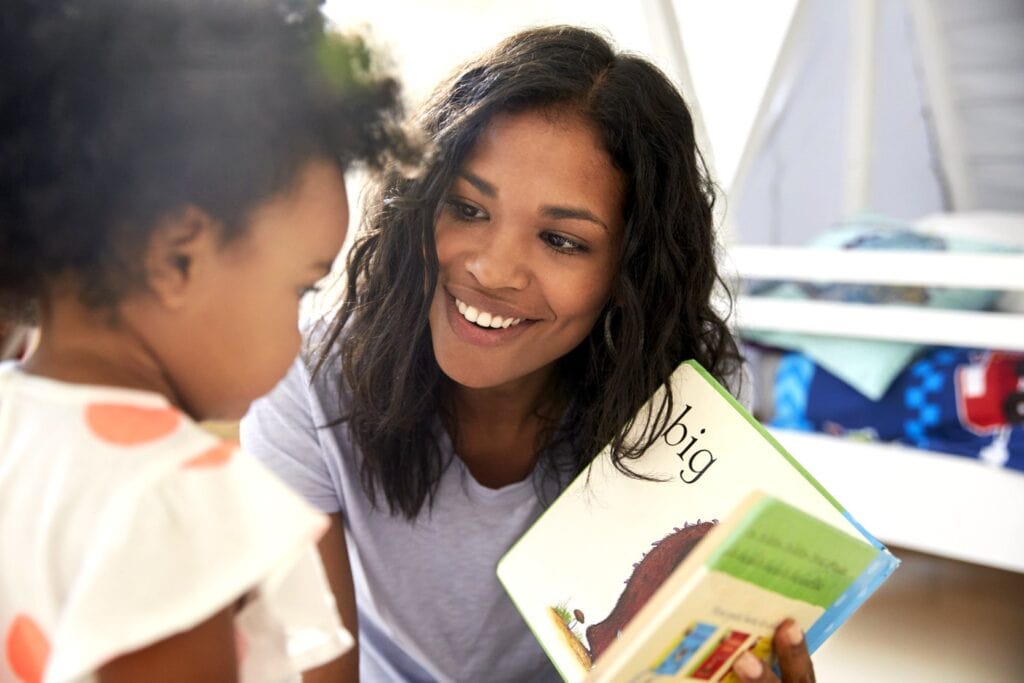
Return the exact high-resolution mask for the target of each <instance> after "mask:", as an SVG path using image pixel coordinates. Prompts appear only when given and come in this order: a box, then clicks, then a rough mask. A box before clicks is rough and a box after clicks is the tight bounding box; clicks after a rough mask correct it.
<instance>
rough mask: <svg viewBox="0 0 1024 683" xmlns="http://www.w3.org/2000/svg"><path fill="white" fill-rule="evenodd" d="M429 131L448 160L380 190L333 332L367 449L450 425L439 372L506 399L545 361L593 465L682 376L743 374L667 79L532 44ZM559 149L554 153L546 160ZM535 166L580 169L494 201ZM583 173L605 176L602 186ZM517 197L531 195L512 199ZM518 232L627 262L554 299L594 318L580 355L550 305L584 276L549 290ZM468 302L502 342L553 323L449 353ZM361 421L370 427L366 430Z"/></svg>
mask: <svg viewBox="0 0 1024 683" xmlns="http://www.w3.org/2000/svg"><path fill="white" fill-rule="evenodd" d="M421 123H422V125H423V127H424V128H425V130H426V131H427V133H428V135H429V136H430V137H431V139H432V140H433V143H434V145H435V150H434V153H433V156H432V158H431V160H430V162H429V163H428V164H427V166H426V169H425V171H424V172H423V173H422V174H421V175H419V176H417V177H416V178H412V179H403V178H400V177H396V178H394V179H393V180H392V181H390V182H389V183H388V184H386V185H385V186H384V187H383V188H382V194H383V196H382V201H381V202H379V203H378V204H377V206H376V207H375V209H374V210H373V212H372V213H371V214H370V215H369V216H368V220H367V223H368V226H367V230H366V233H365V234H364V235H362V236H361V238H360V239H359V240H357V243H356V245H355V247H354V248H353V251H352V253H351V255H350V261H349V273H348V275H349V288H350V291H354V292H356V293H357V296H350V297H349V302H350V303H349V304H346V305H343V306H342V309H341V312H340V315H339V316H338V318H337V320H336V321H335V326H334V328H333V332H334V333H335V335H337V334H340V332H341V328H342V326H343V325H346V324H348V326H349V328H350V331H349V332H348V333H347V334H346V337H345V341H344V344H343V347H342V348H343V359H344V369H345V373H346V381H347V383H348V384H349V385H350V386H351V391H352V393H353V395H354V396H355V397H356V400H355V401H354V402H353V405H354V409H353V424H354V425H355V426H356V430H357V436H358V432H359V431H360V430H362V434H363V435H362V436H361V437H359V438H361V439H362V441H363V444H362V445H363V446H364V451H365V450H369V451H371V452H372V451H375V450H376V451H380V452H381V453H387V452H389V451H392V452H394V453H397V452H398V451H399V450H400V448H399V446H398V444H400V443H401V440H402V439H409V438H413V437H410V436H408V435H406V434H405V433H404V431H405V430H408V431H409V432H410V433H412V432H415V430H416V426H415V424H416V421H417V420H423V419H424V415H425V414H426V413H429V412H430V411H432V410H433V411H436V410H438V405H437V403H436V402H431V401H424V400H423V397H424V396H437V395H439V393H441V392H438V391H436V389H437V388H438V387H439V386H442V384H443V383H442V381H441V378H442V375H447V377H448V378H449V379H451V380H452V381H454V382H455V383H456V384H462V385H464V386H477V387H483V386H488V385H489V384H488V383H490V382H493V383H494V385H502V386H505V385H507V383H508V382H510V381H513V380H515V379H517V378H518V379H525V378H528V377H536V376H538V374H537V372H538V370H541V371H543V370H545V366H543V365H541V366H538V362H540V363H542V364H543V362H544V360H545V359H547V362H548V365H547V366H546V369H547V370H549V371H550V370H553V371H554V372H549V373H548V374H549V375H550V376H551V377H553V378H555V379H556V380H559V381H557V382H556V385H560V386H561V387H563V389H564V390H565V391H567V392H568V398H569V399H570V400H571V401H572V404H571V407H570V410H571V411H573V412H574V414H573V415H572V416H571V419H570V420H568V421H567V422H563V425H566V424H568V427H569V431H570V434H569V438H570V440H571V441H572V442H573V445H574V449H573V450H574V453H575V455H576V457H578V458H580V459H581V460H580V462H583V461H585V460H586V459H587V458H589V457H590V456H591V455H593V453H594V452H596V449H598V448H600V447H601V446H603V445H604V444H605V443H607V442H608V441H610V440H611V439H612V438H613V437H614V436H615V435H616V434H618V433H619V430H621V428H622V427H623V425H624V424H626V423H627V422H628V420H629V418H630V417H631V415H632V414H633V413H634V412H635V410H636V409H637V408H638V407H639V405H640V404H641V403H643V402H644V401H645V400H646V399H647V398H648V397H649V396H650V394H651V393H653V391H654V390H655V389H656V388H657V387H658V386H659V385H660V384H661V383H662V382H664V381H665V379H666V378H667V377H668V376H669V374H670V373H671V371H672V370H673V369H674V368H675V367H676V365H678V363H679V362H681V361H682V360H684V359H687V358H695V359H697V360H698V361H699V362H701V363H702V364H703V365H704V366H705V367H706V368H708V370H710V371H711V372H712V373H713V374H714V375H716V376H718V377H720V378H723V377H726V376H728V375H729V374H730V373H731V372H733V371H734V370H735V368H736V365H737V362H738V353H737V349H736V345H735V342H734V340H733V337H732V335H731V334H730V332H729V329H728V327H727V326H726V324H725V322H724V321H723V320H722V318H721V317H720V316H719V314H718V313H716V311H715V310H714V309H713V307H712V302H711V298H712V292H713V290H714V288H715V286H716V284H717V283H718V271H717V268H716V260H715V249H716V241H715V233H714V229H713V224H712V205H713V201H714V194H713V188H712V184H711V181H710V180H709V178H708V175H707V170H706V168H705V165H704V163H703V160H702V158H701V156H700V153H699V151H698V150H697V148H696V144H695V140H694V132H693V122H692V119H691V117H690V113H689V111H688V109H687V107H686V105H685V103H684V102H683V100H682V98H681V96H680V95H679V93H678V91H677V90H676V89H675V87H674V86H673V85H672V84H671V82H670V81H669V80H668V79H667V78H666V77H665V76H664V74H662V73H661V72H660V71H659V70H658V69H657V68H656V67H654V66H653V65H651V64H650V63H649V62H647V61H645V60H644V59H642V58H639V57H636V56H632V55H628V54H620V53H617V52H615V50H614V49H613V48H612V47H611V46H610V45H609V44H608V42H607V41H606V40H604V39H603V38H602V37H600V36H598V35H596V34H594V33H592V32H589V31H586V30H582V29H577V28H572V27H549V28H539V29H534V30H528V31H525V32H522V33H519V34H517V35H515V36H512V37H511V38H509V39H507V40H505V41H503V42H502V43H501V44H500V45H498V46H497V47H496V48H495V49H494V50H492V51H491V52H489V53H488V54H486V55H484V56H483V57H481V58H480V59H478V60H476V61H475V62H472V63H470V64H469V65H467V66H466V67H465V68H463V69H462V70H460V72H459V73H457V74H456V75H455V77H454V78H453V79H452V80H450V81H449V82H447V83H446V84H444V85H443V86H442V87H441V88H440V89H439V90H437V91H436V93H435V95H434V97H433V98H432V99H431V101H430V102H429V103H428V104H427V106H426V107H425V109H424V110H423V112H422V115H421ZM513 129H515V130H518V133H517V135H519V136H520V138H519V139H518V140H517V138H516V135H512V134H510V131H511V130H513ZM558 130H561V131H562V138H563V140H569V141H573V140H574V142H571V143H570V144H571V145H575V147H574V150H575V151H571V152H565V153H562V154H560V155H559V156H557V157H556V158H553V159H552V161H551V163H550V164H545V163H544V162H543V161H541V160H542V159H543V153H544V152H545V149H546V150H547V151H550V152H552V153H554V152H555V149H556V147H555V144H554V140H555V139H556V138H557V131H558ZM524 136H525V137H524ZM545 136H547V139H548V140H550V141H551V142H545V143H543V144H538V140H542V139H545ZM531 149H533V151H535V152H536V154H535V156H534V159H535V160H534V161H533V162H527V163H526V165H527V166H528V165H529V163H532V164H533V165H534V168H535V174H536V176H537V178H538V179H540V178H542V177H543V178H549V177H552V174H553V173H555V174H557V173H556V172H563V177H565V178H567V180H566V184H565V185H563V184H562V182H561V181H555V180H552V181H550V182H547V181H545V182H546V183H547V184H546V187H547V189H548V195H549V196H544V187H540V188H538V189H536V194H535V195H534V194H529V196H527V192H528V193H533V192H534V189H529V190H527V191H520V188H522V187H525V186H524V185H516V184H515V183H512V182H505V181H502V182H503V183H504V187H492V188H491V189H494V190H497V191H496V192H490V195H489V194H488V190H487V187H486V185H488V184H489V185H492V186H493V185H494V184H495V183H494V182H492V181H493V179H494V178H501V177H503V176H505V177H511V176H512V175H515V176H516V177H517V178H521V177H522V176H523V175H527V176H528V175H529V171H528V170H527V171H523V170H522V168H523V162H522V158H523V155H524V154H526V153H527V152H528V151H530V150H531ZM481 159H483V160H484V161H483V163H485V166H486V168H487V169H488V170H487V171H486V172H487V173H488V174H490V176H491V177H490V178H483V180H485V181H488V182H487V183H484V184H481V183H479V182H476V180H479V178H474V176H478V175H479V173H478V170H479V168H481V166H480V164H481V163H482V162H481ZM574 163H575V164H577V168H576V170H575V171H573V170H572V169H573V164H574ZM580 164H582V165H580ZM517 166H519V168H517ZM586 168H589V169H590V170H592V171H594V175H593V176H592V177H591V178H589V179H584V175H585V173H586V170H585V169H586ZM581 179H583V182H580V181H581ZM513 187H514V188H516V189H514V190H512V191H513V193H514V194H516V196H514V197H509V196H508V193H509V191H510V190H509V188H513ZM569 188H572V190H571V193H569V194H566V193H563V194H565V196H561V195H560V194H559V193H560V192H562V190H563V189H567V190H568V189H569ZM503 189H504V190H505V192H504V194H503V193H502V190H503ZM570 195H571V196H570ZM467 197H468V198H469V200H470V201H467ZM567 197H568V198H569V199H570V200H571V201H569V202H568V203H569V204H579V203H584V204H586V205H587V206H584V207H579V206H568V207H565V206H562V204H564V203H565V202H564V201H563V200H565V199H566V198H567ZM530 201H541V202H543V203H544V204H549V205H552V206H553V207H554V208H556V209H557V210H556V211H545V210H544V207H543V206H538V207H535V210H534V212H533V214H532V215H530V216H528V217H527V216H525V211H526V210H527V209H529V207H528V206H527V204H528V203H529V202H530ZM548 208H552V207H551V206H549V207H548ZM565 208H569V209H575V208H585V209H586V210H587V212H588V213H590V214H593V215H596V217H597V218H598V219H599V221H598V223H606V224H607V227H608V228H609V230H608V235H610V239H608V240H607V241H600V242H599V243H595V242H593V241H592V240H593V239H594V238H592V237H591V236H596V237H598V238H599V237H600V236H601V232H600V230H598V231H596V232H595V231H593V230H591V227H592V226H593V225H597V224H595V223H593V221H591V222H589V223H588V222H587V221H586V220H579V212H569V213H567V212H566V211H564V210H563V209H565ZM453 211H454V213H453ZM459 212H461V214H462V216H461V218H462V219H463V221H462V222H463V223H464V227H463V228H462V230H464V231H467V232H466V233H465V234H463V235H462V236H461V237H460V239H462V238H465V241H464V242H462V244H463V245H465V244H467V243H469V242H472V240H478V241H477V242H476V246H466V247H465V248H464V249H462V250H461V252H459V254H457V257H456V258H452V257H451V252H450V251H449V250H448V248H447V247H448V245H449V244H450V242H449V240H448V237H449V236H450V235H451V234H452V231H451V230H449V228H450V227H451V224H452V220H450V219H453V218H457V217H458V216H457V215H456V214H458V213H459ZM570 214H575V219H573V217H572V216H571V215H570ZM592 217H593V216H592ZM573 220H575V223H574V224H573V227H572V228H571V229H567V228H566V227H565V226H566V225H567V221H568V222H572V221H573ZM509 226H512V227H514V228H516V229H517V230H520V231H521V232H520V233H519V235H520V237H523V236H524V234H528V233H530V232H531V231H532V233H533V239H534V240H536V241H541V242H543V241H546V242H548V243H549V244H550V245H551V246H554V247H557V248H561V249H556V250H560V251H563V252H564V247H566V246H570V248H571V249H574V248H575V247H572V245H571V244H570V243H584V244H585V246H594V245H595V244H596V246H597V247H598V248H597V249H595V250H591V251H590V252H587V253H588V254H589V257H592V256H594V254H595V253H596V252H601V251H603V250H605V249H611V250H613V252H614V253H613V254H611V256H610V258H605V259H604V260H603V261H602V262H601V263H600V264H596V263H595V264H592V265H593V266H594V268H593V271H594V273H595V274H596V275H597V276H596V277H594V278H591V279H589V280H587V279H579V280H572V279H570V280H567V281H566V282H569V283H570V284H569V285H568V289H566V290H563V291H560V292H558V293H557V296H558V297H559V298H560V299H561V300H564V301H566V302H571V303H572V302H574V305H576V306H577V308H571V309H569V310H570V311H571V312H574V313H579V312H584V313H586V318H587V321H586V322H585V324H584V321H583V318H579V319H577V321H576V322H580V324H579V325H577V326H575V328H574V330H573V333H572V335H571V336H573V337H574V339H571V338H570V335H567V336H565V337H563V338H561V339H559V340H557V343H553V341H554V340H553V339H552V338H551V337H550V336H546V335H541V334H540V333H541V332H542V331H543V330H545V329H550V328H551V327H553V326H552V325H544V324H540V323H545V322H554V323H557V322H558V320H559V318H558V315H557V313H558V310H557V307H556V306H554V305H549V306H547V307H545V306H544V305H543V303H544V302H546V303H548V304H550V303H551V300H552V299H551V297H553V296H555V294H554V292H556V290H557V286H558V285H557V278H556V277H555V276H554V275H551V273H557V271H558V270H559V269H561V270H563V271H564V272H566V273H569V272H571V271H573V269H576V268H577V267H578V265H579V264H580V263H583V262H584V259H579V258H577V256H576V254H569V255H566V254H564V253H562V254H559V257H560V258H562V259H564V261H563V263H564V266H562V267H561V268H559V267H556V266H551V267H550V268H546V272H547V273H548V275H545V274H544V273H541V272H540V271H539V270H538V268H539V267H540V266H539V265H538V264H539V263H540V259H541V257H540V256H537V255H536V254H535V255H534V257H533V258H527V256H526V255H527V254H528V253H530V247H528V246H527V245H528V241H522V242H516V241H514V240H512V239H511V238H509V237H508V235H509V234H511V233H510V232H508V231H506V228H509ZM598 228H600V226H598ZM567 237H568V238H570V239H569V241H568V242H567V241H566V238H567ZM573 238H580V239H573ZM503 240H505V241H503ZM524 240H525V237H524ZM602 240H603V238H602ZM576 246H579V244H576ZM537 253H543V252H537ZM481 255H482V256H481ZM482 258H484V259H485V260H486V261H487V263H488V265H489V267H490V268H491V274H492V275H493V272H494V269H498V270H501V269H504V273H503V277H504V280H502V279H500V278H495V277H491V276H490V275H488V274H487V272H484V271H482V270H481V269H480V263H481V259H482ZM602 268H603V272H602V270H601V269H602ZM517 278H518V280H517ZM545 281H546V282H547V283H548V284H547V285H546V289H545V291H546V292H548V293H549V294H548V295H546V296H545V297H540V298H537V297H531V295H529V288H530V287H531V286H540V285H543V284H544V282H545ZM460 292H464V293H465V295H466V297H467V298H469V297H478V298H479V299H480V300H481V301H483V302H485V303H486V304H487V305H490V306H491V307H492V308H493V309H494V310H493V311H492V312H494V313H498V314H499V315H501V316H502V323H501V324H502V325H504V323H505V319H506V318H507V317H508V316H509V315H511V316H512V317H513V320H515V319H516V318H517V317H520V316H519V312H522V313H523V314H524V316H525V317H526V318H529V317H530V316H531V314H534V313H536V315H537V319H538V320H539V321H540V323H538V324H534V325H530V326H529V328H528V329H526V330H525V331H521V332H518V333H510V332H509V331H510V330H512V329H513V328H512V327H510V328H508V329H506V331H505V332H504V333H490V332H487V331H486V330H478V331H472V328H468V327H466V328H464V330H465V331H467V334H465V335H462V339H461V342H460V343H461V346H459V345H458V344H457V343H455V342H453V343H451V344H448V343H447V342H448V341H449V340H451V339H455V338H456V337H459V334H458V333H457V330H455V334H448V331H447V330H444V331H443V334H440V335H439V333H438V328H439V327H443V326H444V325H449V324H453V323H452V321H453V320H454V321H455V322H456V323H457V324H458V325H462V323H461V322H458V317H457V315H456V316H453V315H451V310H452V308H453V307H455V308H456V310H458V309H463V310H462V312H463V313H465V308H464V304H467V303H474V302H473V301H469V302H460V301H456V299H459V298H460V297H459V296H458V294H459V293H460ZM537 301H542V305H540V306H538V305H536V302H537ZM371 303H372V305H370V304H371ZM460 303H461V304H463V305H460ZM502 304H508V305H507V306H503V305H502ZM579 306H582V307H583V309H585V310H583V309H581V308H579ZM357 307H358V314H357V315H356V311H357ZM446 309H447V310H446ZM462 317H465V315H463V316H462ZM470 317H472V314H471V315H470ZM350 318H352V321H351V324H349V319H350ZM562 320H563V322H564V318H563V319H562ZM492 322H493V318H492ZM467 324H468V323H467ZM477 327H480V325H479V320H478V321H477ZM453 330H454V327H453ZM446 335H447V339H446V338H445V337H446ZM503 335H505V336H504V337H503ZM505 337H507V338H508V341H506V339H505ZM439 342H440V343H439ZM506 344H515V345H516V347H517V348H516V351H515V353H509V354H503V347H504V346H505V345H506ZM531 345H533V346H536V348H530V349H528V348H527V347H528V346H531ZM534 352H536V353H534ZM517 363H518V366H517V365H516V364H517ZM470 366H473V367H470ZM517 373H518V375H517ZM547 395H550V392H547ZM364 404H365V406H366V407H367V414H365V415H361V414H359V411H360V409H361V406H362V405H364ZM371 412H372V413H375V414H377V415H379V416H380V417H379V418H373V417H371V416H370V414H369V413H371ZM363 420H365V422H363ZM363 424H365V425H367V426H366V427H363V426H362V425H363ZM375 430H376V431H375ZM624 450H629V449H628V448H625V449H624ZM380 457H381V458H382V459H386V457H387V456H386V455H382V456H380ZM385 467H387V465H383V466H382V469H384V468H385ZM385 478H386V476H385ZM387 488H388V487H387V482H385V489H387ZM396 490H404V489H401V488H399V489H396ZM399 497H401V495H400V496H399Z"/></svg>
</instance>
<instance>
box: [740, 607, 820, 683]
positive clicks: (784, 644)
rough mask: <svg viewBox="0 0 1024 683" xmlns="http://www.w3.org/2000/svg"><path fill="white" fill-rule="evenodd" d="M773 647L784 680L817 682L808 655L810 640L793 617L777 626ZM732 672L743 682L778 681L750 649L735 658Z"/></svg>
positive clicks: (776, 682)
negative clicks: (806, 638) (808, 642)
mask: <svg viewBox="0 0 1024 683" xmlns="http://www.w3.org/2000/svg"><path fill="white" fill-rule="evenodd" d="M774 646H775V654H776V655H777V656H778V658H779V670H780V671H781V672H782V683H814V665H813V664H811V656H810V655H809V654H807V641H806V640H804V633H803V631H801V630H800V627H799V626H797V625H796V623H795V622H794V621H793V620H792V619H786V620H785V621H783V622H782V623H781V624H779V627H778V628H777V629H775V638H774ZM732 672H733V673H734V674H736V676H737V677H738V678H739V679H740V680H741V681H743V683H778V682H779V679H778V678H777V677H776V676H775V674H774V673H772V670H771V669H770V668H769V667H768V666H766V665H765V664H764V662H762V661H761V660H760V659H758V658H757V657H755V656H754V655H753V654H751V653H750V652H745V653H743V655H741V656H740V657H739V658H738V659H737V660H736V663H735V664H733V665H732Z"/></svg>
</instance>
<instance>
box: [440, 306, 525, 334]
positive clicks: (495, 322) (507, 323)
mask: <svg viewBox="0 0 1024 683" xmlns="http://www.w3.org/2000/svg"><path fill="white" fill-rule="evenodd" d="M455 306H456V307H457V308H458V309H459V313H461V314H462V317H463V318H465V319H466V320H468V321H469V322H471V323H473V324H474V325H477V326H479V327H490V328H491V329H494V330H497V329H499V328H508V327H512V326H514V325H518V324H519V323H521V322H523V319H522V318H502V317H501V316H500V315H494V314H492V313H488V312H487V311H481V310H478V309H477V308H476V307H475V306H469V305H467V304H466V302H465V301H459V300H458V299H456V300H455Z"/></svg>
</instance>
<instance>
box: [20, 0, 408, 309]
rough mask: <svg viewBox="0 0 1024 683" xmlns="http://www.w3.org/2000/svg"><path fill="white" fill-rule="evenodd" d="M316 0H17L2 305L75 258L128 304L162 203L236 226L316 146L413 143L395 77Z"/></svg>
mask: <svg viewBox="0 0 1024 683" xmlns="http://www.w3.org/2000/svg"><path fill="white" fill-rule="evenodd" d="M318 5H319V2H316V1H313V0H218V1H217V2H206V1H201V0H61V1H58V2H45V3H39V2H32V1H29V0H11V1H10V2H4V4H3V8H2V9H0V63H2V64H4V78H3V80H2V81H0V183H2V186H3V191H2V192H0V311H3V310H5V309H6V311H7V312H8V313H10V312H11V311H17V310H26V309H27V308H28V307H30V306H32V305H33V304H35V303H38V302H41V301H45V299H46V297H47V292H48V289H49V287H50V286H51V285H52V283H53V282H54V280H55V278H57V277H59V276H63V275H72V276H73V277H74V278H75V280H74V282H75V285H76V287H78V289H79V291H80V292H81V296H82V301H83V302H84V303H86V304H87V305H90V306H107V305H112V304H116V302H117V301H118V300H119V299H120V298H121V297H122V296H123V295H124V293H125V292H126V291H127V290H128V289H129V288H130V287H132V286H135V285H137V284H138V283H139V282H140V276H141V272H140V271H141V269H140V266H139V265H138V263H139V260H140V259H139V255H140V253H141V250H142V249H143V248H144V247H145V245H146V243H147V240H148V237H149V235H150V233H151V231H152V230H153V229H154V228H155V226H156V225H158V224H159V221H160V220H161V219H162V218H166V217H169V216H173V215H175V213H176V212H178V211H180V210H181V209H183V208H184V207H186V206H190V205H192V206H197V207H199V208H201V209H202V210H203V211H205V212H206V213H208V214H209V215H210V216H212V217H213V218H214V219H216V220H217V221H219V222H220V223H221V224H222V225H223V226H224V228H223V234H222V239H224V240H225V241H227V240H230V239H233V238H235V237H237V236H238V235H240V234H242V232H243V229H244V226H245V218H246V216H247V214H248V213H249V212H250V211H251V210H252V209H253V208H254V207H255V206H256V205H257V204H259V203H261V202H262V201H264V200H266V199H268V198H269V197H271V196H272V195H274V194H275V193H278V192H281V191H283V190H286V189H287V188H288V186H289V184H290V183H291V182H292V181H293V180H294V178H295V177H296V174H297V172H298V171H299V169H300V168H301V167H302V166H304V164H305V163H306V162H308V161H309V160H310V159H311V158H313V157H322V158H326V159H332V160H335V161H336V162H337V163H338V164H339V166H340V167H342V168H344V167H345V166H347V165H348V164H349V163H351V162H355V161H362V162H367V163H369V164H370V165H371V166H374V167H381V166H383V165H384V163H385V160H386V158H388V157H391V156H397V157H399V158H406V157H411V156H412V152H413V151H414V150H413V149H412V145H410V144H408V143H407V142H406V139H405V138H404V136H403V134H402V132H401V129H400V128H399V125H398V121H399V120H400V112H399V106H398V94H397V85H396V83H395V82H394V81H393V80H391V79H389V78H384V77H381V76H379V75H378V74H377V73H376V72H375V69H374V65H373V63H372V60H371V58H370V52H369V50H368V49H367V48H366V45H365V43H364V42H363V41H362V40H360V39H357V38H343V37H341V36H338V35H332V34H330V33H327V32H325V29H324V19H323V17H322V15H321V14H320V11H319V7H318Z"/></svg>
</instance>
